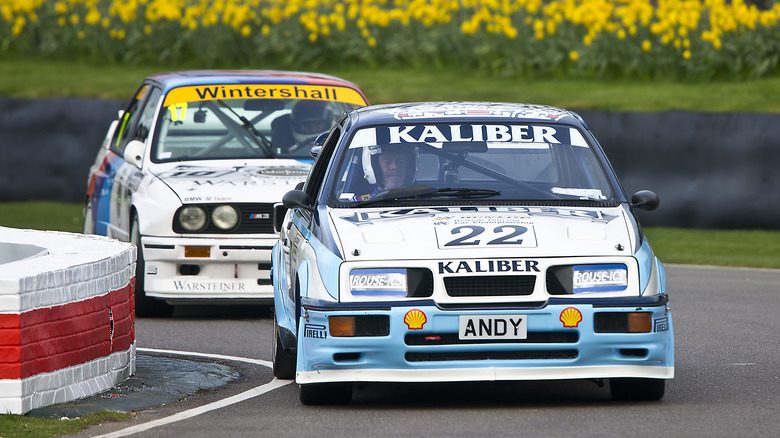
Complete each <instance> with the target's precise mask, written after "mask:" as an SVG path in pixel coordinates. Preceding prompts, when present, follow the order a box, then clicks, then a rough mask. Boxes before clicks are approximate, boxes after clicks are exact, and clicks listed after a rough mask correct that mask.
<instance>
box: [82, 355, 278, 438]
mask: <svg viewBox="0 0 780 438" xmlns="http://www.w3.org/2000/svg"><path fill="white" fill-rule="evenodd" d="M136 351H139V352H142V353H162V354H175V355H180V356H196V357H206V358H210V359H224V360H231V361H237V362H248V363H253V364H257V365H262V366H265V367H269V368H270V367H271V366H272V363H271V362H269V361H267V360H260V359H250V358H247V357H238V356H225V355H221V354H205V353H196V352H188V351H175V350H157V349H153V348H138V349H137V350H136ZM292 382H293V380H279V379H277V378H276V377H274V379H273V380H271V381H270V382H268V383H266V384H264V385H260V386H258V387H255V388H252V389H250V390H248V391H244V392H242V393H240V394H236V395H234V396H231V397H228V398H225V399H222V400H218V401H215V402H212V403H209V404H207V405H203V406H200V407H197V408H192V409H189V410H186V411H182V412H179V413H177V414H173V415H171V416H168V417H165V418H160V419H157V420H154V421H149V422H147V423H143V424H138V425H135V426H131V427H127V428H125V429H121V430H118V431H115V432H110V433H107V434H105V435H98V436H97V437H94V438H115V437H123V436H128V435H132V434H134V433H139V432H144V431H147V430H149V429H153V428H155V427H159V426H164V425H166V424H171V423H175V422H177V421H181V420H186V419H188V418H192V417H195V416H198V415H200V414H205V413H207V412H211V411H214V410H217V409H221V408H224V407H227V406H230V405H233V404H236V403H240V402H242V401H245V400H249V399H250V398H254V397H257V396H260V395H263V394H265V393H267V392H269V391H273V390H274V389H277V388H281V387H282V386H284V385H289V384H290V383H292Z"/></svg>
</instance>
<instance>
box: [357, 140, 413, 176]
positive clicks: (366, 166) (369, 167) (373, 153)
mask: <svg viewBox="0 0 780 438" xmlns="http://www.w3.org/2000/svg"><path fill="white" fill-rule="evenodd" d="M388 150H389V151H392V152H395V153H401V154H404V155H407V156H408V157H409V159H408V160H407V163H406V166H407V167H406V176H405V178H404V185H405V186H409V185H410V184H411V183H412V182H414V177H415V174H416V173H417V157H418V153H417V148H416V147H414V146H413V145H405V144H401V145H372V146H365V147H363V156H362V160H361V161H362V163H363V176H364V177H365V179H366V181H367V182H368V183H369V184H377V181H382V166H380V165H379V156H380V155H381V154H382V153H384V152H387V151H388Z"/></svg>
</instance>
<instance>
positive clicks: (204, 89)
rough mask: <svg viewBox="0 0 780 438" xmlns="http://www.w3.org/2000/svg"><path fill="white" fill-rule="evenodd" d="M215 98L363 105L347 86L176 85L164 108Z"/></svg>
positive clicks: (361, 98) (170, 92)
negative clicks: (306, 100) (297, 100)
mask: <svg viewBox="0 0 780 438" xmlns="http://www.w3.org/2000/svg"><path fill="white" fill-rule="evenodd" d="M216 99H310V100H327V101H334V102H345V103H352V104H355V105H361V106H363V105H366V101H365V99H363V96H361V95H360V93H358V92H357V91H355V90H353V89H351V88H347V87H335V86H323V85H280V84H273V85H269V84H260V85H258V84H240V85H203V86H191V87H179V88H174V89H173V90H171V91H169V92H168V94H167V95H166V96H165V103H163V106H165V107H166V108H167V107H169V106H171V105H177V104H181V103H182V102H200V101H206V100H216Z"/></svg>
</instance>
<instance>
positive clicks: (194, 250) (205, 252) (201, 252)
mask: <svg viewBox="0 0 780 438" xmlns="http://www.w3.org/2000/svg"><path fill="white" fill-rule="evenodd" d="M184 257H188V258H189V257H193V258H194V257H198V258H209V257H211V247H210V246H185V247H184Z"/></svg>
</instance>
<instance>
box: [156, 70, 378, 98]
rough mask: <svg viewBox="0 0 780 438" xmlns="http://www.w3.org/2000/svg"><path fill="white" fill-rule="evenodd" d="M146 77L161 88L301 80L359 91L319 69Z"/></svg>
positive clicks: (186, 72)
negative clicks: (312, 70)
mask: <svg viewBox="0 0 780 438" xmlns="http://www.w3.org/2000/svg"><path fill="white" fill-rule="evenodd" d="M147 80H151V81H155V82H157V83H159V84H160V85H162V87H163V91H166V92H167V91H168V90H170V89H172V88H177V87H182V86H191V85H216V84H258V83H260V84H301V85H304V84H306V85H330V86H341V87H349V88H353V89H355V90H357V91H360V94H361V95H362V94H363V93H362V91H361V90H360V88H359V87H358V86H357V85H355V84H354V83H352V82H349V81H346V80H344V79H341V78H338V77H336V76H330V75H326V74H322V73H311V72H298V71H281V70H181V71H172V72H164V73H156V74H153V75H149V76H148V77H147ZM364 97H365V96H364Z"/></svg>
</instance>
